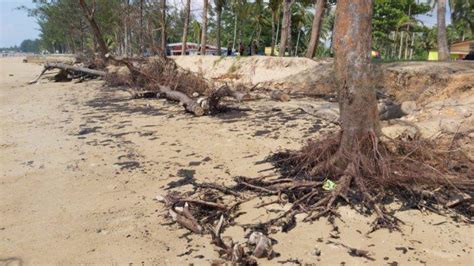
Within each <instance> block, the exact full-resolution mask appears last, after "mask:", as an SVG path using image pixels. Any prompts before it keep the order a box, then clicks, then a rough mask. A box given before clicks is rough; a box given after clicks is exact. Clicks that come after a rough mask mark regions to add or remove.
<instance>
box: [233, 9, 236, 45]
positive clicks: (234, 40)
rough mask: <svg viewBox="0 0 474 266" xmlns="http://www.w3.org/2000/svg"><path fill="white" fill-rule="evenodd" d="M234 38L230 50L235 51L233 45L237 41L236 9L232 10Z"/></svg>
mask: <svg viewBox="0 0 474 266" xmlns="http://www.w3.org/2000/svg"><path fill="white" fill-rule="evenodd" d="M234 12H235V14H234V38H233V39H232V51H235V45H236V42H237V11H236V10H234Z"/></svg>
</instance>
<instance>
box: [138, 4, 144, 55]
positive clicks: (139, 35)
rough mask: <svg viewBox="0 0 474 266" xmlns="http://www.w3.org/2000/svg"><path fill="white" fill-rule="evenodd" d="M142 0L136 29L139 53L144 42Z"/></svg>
mask: <svg viewBox="0 0 474 266" xmlns="http://www.w3.org/2000/svg"><path fill="white" fill-rule="evenodd" d="M143 28H144V25H143V0H140V29H139V31H138V45H139V46H140V48H139V51H140V55H143V53H144V48H145V47H144V42H143V35H144V34H143Z"/></svg>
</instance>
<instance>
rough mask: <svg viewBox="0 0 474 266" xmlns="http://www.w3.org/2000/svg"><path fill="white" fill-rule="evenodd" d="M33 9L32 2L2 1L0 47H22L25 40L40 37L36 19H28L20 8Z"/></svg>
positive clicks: (0, 8)
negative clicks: (23, 6)
mask: <svg viewBox="0 0 474 266" xmlns="http://www.w3.org/2000/svg"><path fill="white" fill-rule="evenodd" d="M22 5H25V6H28V7H32V6H33V4H32V3H31V0H0V47H10V46H13V45H20V43H21V42H22V41H23V40H25V39H35V38H37V37H38V35H39V33H40V32H39V31H38V25H37V24H36V20H35V18H31V17H28V14H27V13H26V11H24V10H16V8H17V7H19V6H22Z"/></svg>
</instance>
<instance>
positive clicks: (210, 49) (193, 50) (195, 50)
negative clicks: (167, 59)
mask: <svg viewBox="0 0 474 266" xmlns="http://www.w3.org/2000/svg"><path fill="white" fill-rule="evenodd" d="M182 47H183V43H181V42H177V43H170V44H168V49H169V55H181V50H182ZM221 51H222V52H221V54H222V55H225V54H227V48H222V49H221ZM199 54H200V50H199V44H197V43H193V42H187V43H186V55H199ZM206 55H217V47H216V46H212V45H206Z"/></svg>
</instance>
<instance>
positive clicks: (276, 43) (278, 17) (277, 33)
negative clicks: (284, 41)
mask: <svg viewBox="0 0 474 266" xmlns="http://www.w3.org/2000/svg"><path fill="white" fill-rule="evenodd" d="M276 21H277V32H276V37H275V46H278V45H279V43H278V40H279V38H278V36H279V34H281V31H280V8H278V12H277V19H276Z"/></svg>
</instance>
